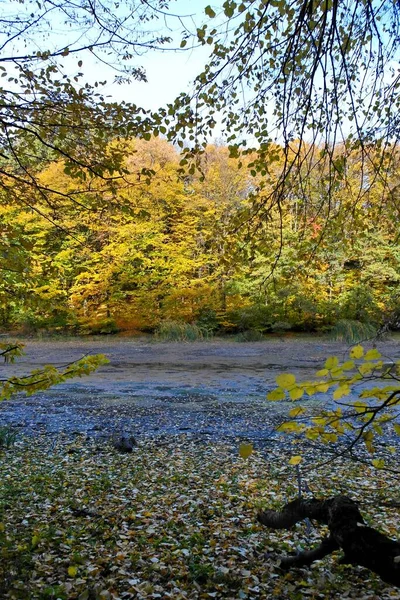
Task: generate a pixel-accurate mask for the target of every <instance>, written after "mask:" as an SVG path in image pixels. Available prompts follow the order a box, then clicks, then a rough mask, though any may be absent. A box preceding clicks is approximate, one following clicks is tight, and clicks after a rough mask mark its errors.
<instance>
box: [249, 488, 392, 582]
mask: <svg viewBox="0 0 400 600" xmlns="http://www.w3.org/2000/svg"><path fill="white" fill-rule="evenodd" d="M257 518H258V521H259V522H260V523H262V524H263V525H266V526H267V527H269V528H272V529H290V527H292V526H293V525H295V524H296V523H298V522H299V521H302V520H304V519H306V518H309V519H314V520H315V521H317V522H319V523H324V524H326V525H328V527H329V536H327V537H325V538H324V539H323V540H322V543H321V544H320V545H319V546H318V547H317V548H315V549H314V550H308V551H305V552H300V553H299V554H298V555H297V556H287V557H284V558H282V559H281V564H280V566H281V568H283V569H289V568H291V567H301V566H304V565H309V564H311V563H312V562H313V561H314V560H319V559H321V558H324V557H325V556H327V555H328V554H331V553H332V552H334V551H335V550H339V549H342V550H343V551H344V556H343V557H342V558H341V560H340V562H341V563H342V564H352V565H360V566H362V567H365V568H367V569H370V570H371V571H373V572H374V573H377V574H378V575H379V576H380V577H381V579H382V580H383V581H385V582H386V583H390V584H391V585H395V586H397V587H400V542H399V541H395V540H392V539H390V538H388V537H387V536H386V535H384V534H383V533H380V532H379V531H377V530H376V529H373V528H372V527H367V526H366V525H365V523H364V519H363V517H362V515H361V513H360V511H359V510H358V506H357V504H356V503H355V502H354V501H353V500H351V499H350V498H348V497H347V496H334V497H333V498H329V499H327V500H315V499H314V500H304V499H301V498H299V499H297V500H293V501H292V502H289V503H288V504H286V505H285V506H284V507H283V509H282V510H280V511H275V510H266V511H262V512H259V513H258V516H257Z"/></svg>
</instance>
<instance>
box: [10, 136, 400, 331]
mask: <svg viewBox="0 0 400 600" xmlns="http://www.w3.org/2000/svg"><path fill="white" fill-rule="evenodd" d="M110 146H113V147H114V150H115V147H116V146H117V147H118V151H120V152H121V153H122V154H123V157H124V158H123V162H124V173H125V174H124V175H123V176H121V177H118V178H115V179H113V178H110V177H109V178H107V179H106V180H105V181H104V180H101V179H99V178H97V179H90V177H86V176H85V173H84V172H83V173H82V175H81V177H79V178H77V177H72V176H70V175H69V174H68V169H67V168H66V167H65V164H64V162H63V161H62V160H60V159H59V160H47V161H43V164H41V165H39V167H38V169H37V173H38V174H37V177H38V180H39V181H40V185H42V186H43V188H45V189H46V190H47V193H46V194H45V195H43V194H42V195H40V194H39V193H36V192H35V188H32V189H31V190H30V191H29V193H30V197H29V198H28V199H26V198H25V202H24V199H22V201H21V198H19V201H18V202H15V198H14V197H13V195H12V194H10V193H8V192H7V188H4V189H3V191H2V192H1V193H2V198H1V208H0V223H1V231H2V238H1V252H2V256H3V278H2V281H1V291H0V294H1V314H0V318H1V326H2V327H3V328H4V329H17V330H21V331H24V332H30V331H37V330H40V329H44V328H46V329H50V330H53V331H68V332H74V333H81V334H82V333H109V332H117V331H129V332H135V331H142V332H154V331H159V330H160V327H162V326H163V324H165V323H170V322H171V321H173V322H181V323H188V324H191V325H194V326H197V327H198V330H199V332H200V333H201V334H203V335H205V336H209V335H211V334H231V333H235V334H240V333H242V334H244V335H249V336H250V338H251V339H256V338H257V335H262V334H264V333H268V332H280V331H290V330H292V331H323V332H325V331H329V330H330V329H331V328H332V327H334V326H335V324H337V323H338V322H340V321H342V320H349V321H357V322H360V323H365V324H369V325H371V326H375V327H376V326H380V325H382V323H383V322H384V321H385V319H387V318H388V316H389V315H393V314H396V312H397V311H399V310H400V299H399V296H398V291H397V290H398V285H399V280H400V245H399V238H398V234H399V230H398V222H399V191H398V190H399V181H400V159H399V156H398V154H396V153H395V152H393V151H392V152H391V154H390V157H387V158H386V159H385V158H384V159H382V155H381V154H379V160H380V161H382V160H386V161H387V164H386V165H385V169H384V171H383V170H382V169H380V173H383V172H384V176H383V175H380V176H377V175H376V171H375V170H374V158H373V150H371V154H370V161H368V162H365V161H363V163H362V164H361V161H360V158H359V156H358V155H357V152H356V151H353V153H352V154H351V155H350V157H349V156H348V157H347V159H346V161H343V164H342V167H341V170H340V168H339V167H338V169H337V173H336V179H335V181H334V183H333V184H332V175H331V173H325V172H324V166H323V161H322V162H321V164H320V162H319V161H318V156H319V155H320V153H318V151H315V149H314V152H312V153H310V154H309V157H308V156H307V155H306V156H305V158H304V169H306V168H307V179H305V178H304V180H303V183H301V185H302V186H305V185H306V188H307V189H306V190H305V189H304V187H303V189H300V187H299V186H300V184H299V183H298V179H296V180H294V181H293V185H292V187H290V186H286V188H285V190H287V189H290V193H287V191H286V194H285V196H284V197H283V198H282V200H281V202H280V203H278V204H276V205H275V206H273V207H272V208H270V207H269V208H268V218H264V216H263V213H262V210H261V209H262V207H263V206H264V207H265V205H266V204H268V202H269V194H270V190H275V189H276V187H277V182H278V181H279V175H280V170H281V164H282V161H283V153H282V150H281V149H280V148H279V146H277V147H275V150H274V154H275V155H274V156H273V157H272V160H269V161H268V164H267V166H266V171H267V174H266V175H264V177H263V180H264V181H266V182H267V183H266V184H265V185H264V186H262V187H260V185H259V178H260V175H259V173H258V172H256V171H253V170H252V169H251V168H250V169H249V168H248V164H247V165H246V164H244V165H242V164H241V163H240V162H239V159H238V158H235V157H230V156H229V150H228V148H227V147H225V146H224V145H223V144H221V145H218V144H217V145H209V146H208V147H207V149H206V151H205V153H204V154H203V155H202V156H201V159H200V162H199V164H198V165H197V168H196V169H195V170H194V169H192V170H191V173H190V172H188V171H186V172H185V173H184V174H182V159H181V156H180V154H179V152H178V150H177V149H176V148H175V147H174V146H173V145H171V144H170V143H168V142H167V141H165V140H164V139H161V138H160V137H152V138H151V139H148V140H144V139H131V140H128V141H126V140H125V141H124V142H122V141H115V140H114V141H112V142H110ZM303 151H304V153H305V154H307V152H306V150H303ZM336 152H337V157H336V159H335V160H336V164H337V165H339V166H340V165H341V163H340V159H341V154H340V153H341V149H340V148H338V149H336ZM377 156H378V153H377ZM377 160H378V158H377ZM247 161H248V163H249V162H250V161H251V156H250V157H247ZM321 165H322V166H321ZM368 165H370V170H368ZM305 180H306V184H305V183H304V181H305ZM11 190H12V188H11ZM51 190H62V192H63V195H62V196H61V199H60V193H59V192H57V193H56V192H54V194H52V192H51ZM35 194H36V195H35ZM305 197H306V200H305V199H304V198H305ZM258 212H259V213H260V217H259V218H258V217H257V215H258Z"/></svg>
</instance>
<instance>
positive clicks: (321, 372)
mask: <svg viewBox="0 0 400 600" xmlns="http://www.w3.org/2000/svg"><path fill="white" fill-rule="evenodd" d="M328 373H329V371H328V369H321V370H320V371H317V372H316V376H317V377H324V376H325V375H328Z"/></svg>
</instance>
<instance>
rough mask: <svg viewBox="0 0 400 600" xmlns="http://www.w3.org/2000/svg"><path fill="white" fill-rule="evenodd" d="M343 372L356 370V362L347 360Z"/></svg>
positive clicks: (343, 365)
mask: <svg viewBox="0 0 400 600" xmlns="http://www.w3.org/2000/svg"><path fill="white" fill-rule="evenodd" d="M342 369H343V371H350V369H354V360H347V361H346V362H345V363H343V364H342Z"/></svg>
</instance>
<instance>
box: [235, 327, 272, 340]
mask: <svg viewBox="0 0 400 600" xmlns="http://www.w3.org/2000/svg"><path fill="white" fill-rule="evenodd" d="M263 339H265V338H264V336H263V334H262V333H261V331H257V329H248V330H247V331H242V333H239V334H238V335H237V336H236V337H235V340H236V341H237V342H261V341H262V340H263Z"/></svg>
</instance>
